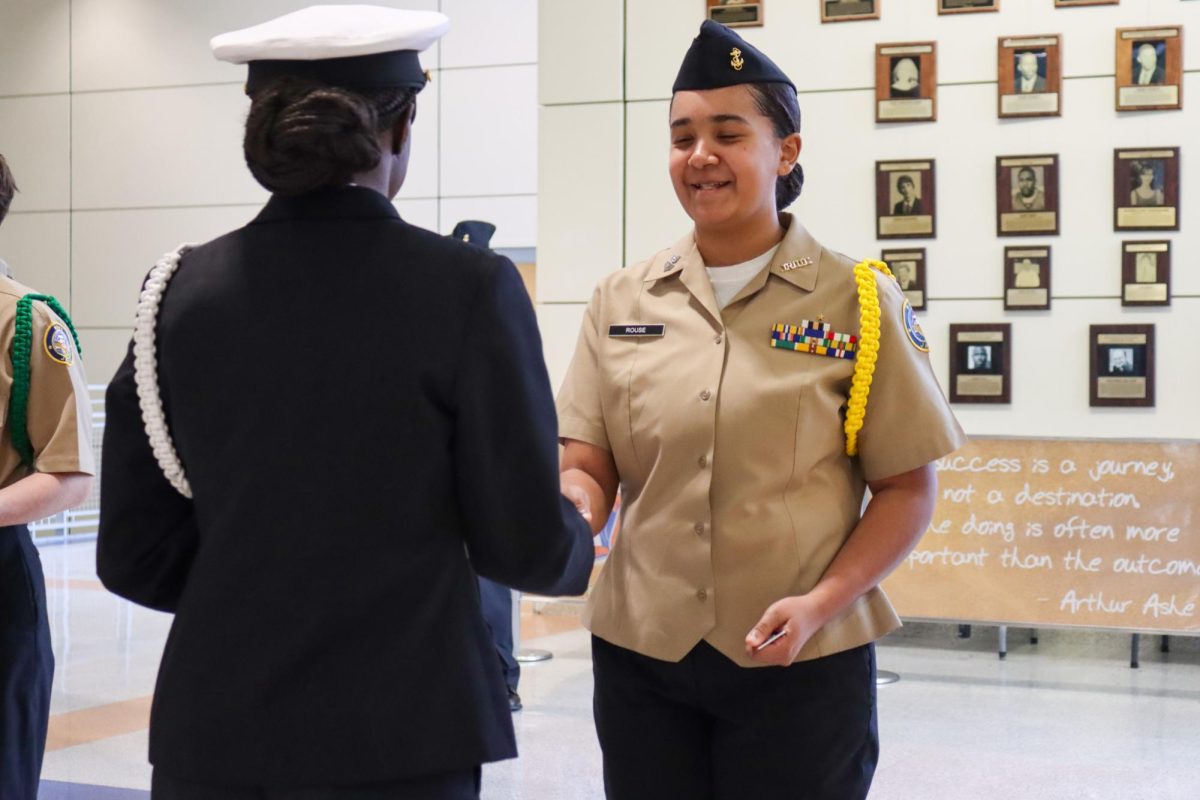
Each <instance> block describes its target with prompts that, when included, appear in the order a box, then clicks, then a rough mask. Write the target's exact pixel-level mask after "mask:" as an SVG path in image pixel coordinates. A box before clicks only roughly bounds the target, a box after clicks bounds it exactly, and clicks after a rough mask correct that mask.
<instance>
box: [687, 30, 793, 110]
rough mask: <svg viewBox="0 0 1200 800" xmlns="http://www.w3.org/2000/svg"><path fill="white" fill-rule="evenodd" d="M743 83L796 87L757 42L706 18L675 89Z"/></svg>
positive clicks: (688, 89) (688, 53)
mask: <svg viewBox="0 0 1200 800" xmlns="http://www.w3.org/2000/svg"><path fill="white" fill-rule="evenodd" d="M743 83H786V84H787V85H788V86H791V87H792V89H795V88H796V84H794V83H792V81H791V79H790V78H788V76H787V75H785V74H784V73H783V70H781V69H780V68H779V67H777V66H776V65H775V62H774V61H772V60H771V59H769V58H767V57H766V56H765V55H763V54H762V52H761V51H759V50H758V49H757V48H756V47H754V45H752V44H749V43H748V42H747V41H746V40H745V39H743V38H742V37H740V36H738V35H737V34H736V33H734V32H733V31H732V30H730V29H729V28H726V27H725V26H724V25H721V24H720V23H717V22H713V21H712V20H710V19H706V20H704V22H702V23H701V24H700V34H699V35H698V36H697V37H696V38H695V39H694V40H693V41H692V46H691V47H690V48H688V51H687V55H685V56H684V57H683V63H682V64H681V65H680V66H679V74H678V75H676V76H675V85H674V86H672V87H671V91H672V92H680V91H703V90H705V89H721V88H724V87H726V86H738V85H739V84H743Z"/></svg>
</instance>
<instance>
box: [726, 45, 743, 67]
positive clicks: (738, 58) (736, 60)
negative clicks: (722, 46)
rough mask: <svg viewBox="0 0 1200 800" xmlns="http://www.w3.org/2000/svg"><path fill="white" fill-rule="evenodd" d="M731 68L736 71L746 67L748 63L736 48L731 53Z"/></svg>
mask: <svg viewBox="0 0 1200 800" xmlns="http://www.w3.org/2000/svg"><path fill="white" fill-rule="evenodd" d="M729 66H731V67H733V68H734V69H736V70H740V69H741V68H742V67H744V66H746V62H745V61H744V60H743V59H742V51H741V50H739V49H738V48H736V47H735V48H733V49H732V50H730V51H729Z"/></svg>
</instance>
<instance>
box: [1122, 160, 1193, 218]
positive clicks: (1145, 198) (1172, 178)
mask: <svg viewBox="0 0 1200 800" xmlns="http://www.w3.org/2000/svg"><path fill="white" fill-rule="evenodd" d="M1179 189H1180V187H1179V148H1178V147H1154V148H1147V149H1144V150H1122V149H1118V150H1116V151H1115V152H1114V154H1113V230H1115V231H1177V230H1179V194H1180V192H1179Z"/></svg>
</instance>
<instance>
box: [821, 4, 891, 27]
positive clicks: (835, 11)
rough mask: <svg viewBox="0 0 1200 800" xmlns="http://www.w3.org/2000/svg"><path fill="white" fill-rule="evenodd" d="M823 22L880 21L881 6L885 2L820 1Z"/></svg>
mask: <svg viewBox="0 0 1200 800" xmlns="http://www.w3.org/2000/svg"><path fill="white" fill-rule="evenodd" d="M818 1H819V2H820V4H821V22H854V21H855V20H860V19H879V4H880V3H882V2H883V0H818Z"/></svg>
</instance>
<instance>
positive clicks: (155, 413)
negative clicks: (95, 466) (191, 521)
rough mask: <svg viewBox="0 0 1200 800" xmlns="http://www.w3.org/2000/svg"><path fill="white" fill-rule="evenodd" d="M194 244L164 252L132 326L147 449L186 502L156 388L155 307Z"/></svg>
mask: <svg viewBox="0 0 1200 800" xmlns="http://www.w3.org/2000/svg"><path fill="white" fill-rule="evenodd" d="M193 247H195V245H193V244H182V245H180V246H179V247H178V248H176V249H175V250H174V251H172V252H170V253H167V254H166V255H164V256H163V257H162V258H160V259H159V260H158V263H157V264H155V265H154V269H152V270H150V276H149V277H148V278H146V285H145V287H143V289H142V294H141V296H140V297H139V298H138V305H137V319H136V321H135V322H134V325H133V380H134V383H135V384H136V385H137V394H138V405H139V406H140V407H141V409H142V422H144V423H145V426H146V436H148V437H149V439H150V447H151V449H152V450H153V451H154V458H155V459H156V460H157V461H158V466H159V467H161V468H162V471H163V475H165V476H166V478H167V480H168V481H170V482H171V485H172V486H174V487H175V489H176V490H178V492H179V493H180V494H181V495H183V496H184V497H186V498H188V499H189V500H190V499H191V497H192V487H191V485H190V484H189V483H188V479H187V476H186V475H184V474H183V464H182V463H180V461H179V454H178V453H176V452H175V443H174V442H172V441H171V432H170V431H168V430H167V417H166V414H165V413H164V412H163V405H162V394H161V393H160V392H159V389H158V348H157V345H156V344H155V326H156V323H157V321H158V308H159V306H160V305H161V304H162V297H163V292H165V291H166V290H167V284H168V283H170V281H171V276H172V275H174V274H175V270H176V269H178V268H179V261H180V259H181V258H183V255H184V253H186V252H187V251H188V250H191V249H192V248H193Z"/></svg>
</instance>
